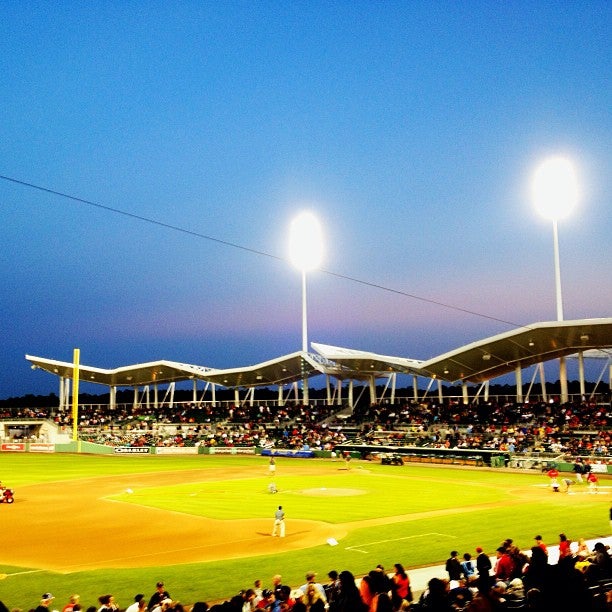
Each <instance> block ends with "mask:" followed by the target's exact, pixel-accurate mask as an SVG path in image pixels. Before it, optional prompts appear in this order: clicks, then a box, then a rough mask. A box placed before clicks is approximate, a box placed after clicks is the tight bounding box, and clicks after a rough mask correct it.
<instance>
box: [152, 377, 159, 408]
mask: <svg viewBox="0 0 612 612" xmlns="http://www.w3.org/2000/svg"><path fill="white" fill-rule="evenodd" d="M153 408H155V409H157V408H159V397H158V393H157V383H156V384H154V385H153Z"/></svg>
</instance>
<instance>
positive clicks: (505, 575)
mask: <svg viewBox="0 0 612 612" xmlns="http://www.w3.org/2000/svg"><path fill="white" fill-rule="evenodd" d="M496 552H497V563H496V564H495V579H496V580H497V582H505V583H508V582H510V580H511V579H512V574H513V572H514V562H513V561H512V557H510V555H509V553H508V550H507V549H506V548H504V547H503V546H500V547H499V548H498V549H497V551H496Z"/></svg>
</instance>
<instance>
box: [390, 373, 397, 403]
mask: <svg viewBox="0 0 612 612" xmlns="http://www.w3.org/2000/svg"><path fill="white" fill-rule="evenodd" d="M396 383H397V372H393V373H392V374H391V403H392V404H395V384H396Z"/></svg>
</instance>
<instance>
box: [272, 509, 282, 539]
mask: <svg viewBox="0 0 612 612" xmlns="http://www.w3.org/2000/svg"><path fill="white" fill-rule="evenodd" d="M276 535H280V537H281V538H284V537H285V511H284V510H283V507H282V506H279V507H278V510H277V511H276V512H275V513H274V528H273V529H272V536H276Z"/></svg>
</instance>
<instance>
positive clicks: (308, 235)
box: [289, 211, 323, 405]
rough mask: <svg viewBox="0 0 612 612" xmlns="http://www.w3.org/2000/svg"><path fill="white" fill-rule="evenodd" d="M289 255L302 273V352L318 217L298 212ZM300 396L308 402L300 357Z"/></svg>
mask: <svg viewBox="0 0 612 612" xmlns="http://www.w3.org/2000/svg"><path fill="white" fill-rule="evenodd" d="M289 256H290V259H291V262H292V263H293V265H294V266H295V267H296V268H298V270H300V271H301V273H302V353H307V352H308V314H307V313H308V311H307V301H306V273H307V272H308V271H310V270H314V269H315V268H318V267H319V266H320V265H321V261H322V260H323V236H322V233H321V226H320V224H319V221H318V219H317V218H316V217H315V216H314V215H313V214H312V213H311V212H308V211H305V212H302V213H300V214H299V215H298V216H297V217H296V218H295V219H294V220H293V221H292V222H291V226H290V228H289ZM302 368H303V370H302V398H303V402H304V405H306V404H308V375H307V374H306V369H305V368H304V361H303V359H302Z"/></svg>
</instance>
